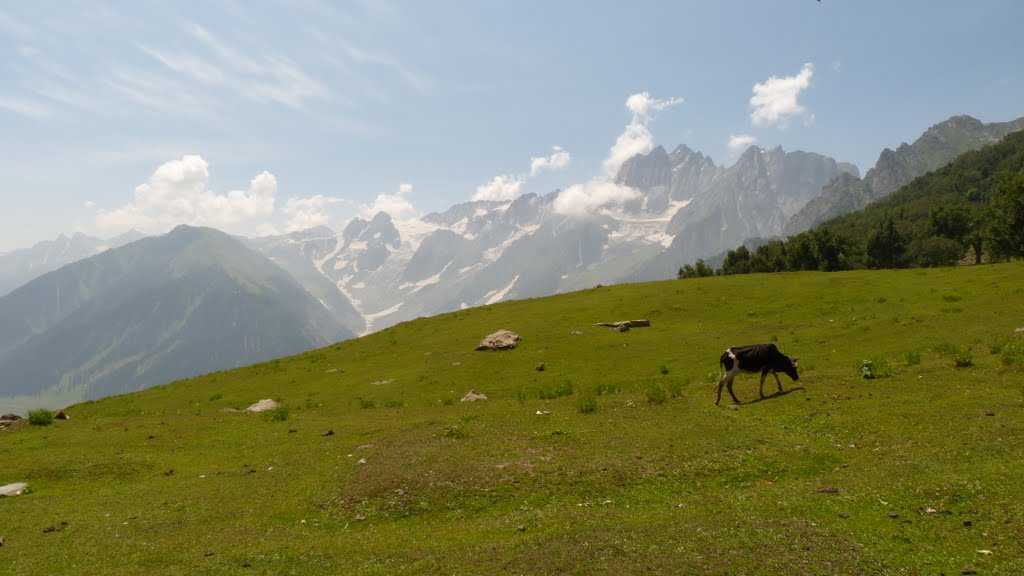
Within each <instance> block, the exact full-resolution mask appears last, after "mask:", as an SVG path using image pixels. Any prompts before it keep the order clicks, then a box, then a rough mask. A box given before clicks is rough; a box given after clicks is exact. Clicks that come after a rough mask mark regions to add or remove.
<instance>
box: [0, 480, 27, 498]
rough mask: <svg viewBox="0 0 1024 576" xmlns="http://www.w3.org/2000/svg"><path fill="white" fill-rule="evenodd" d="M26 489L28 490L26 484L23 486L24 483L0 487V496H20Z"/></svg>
mask: <svg viewBox="0 0 1024 576" xmlns="http://www.w3.org/2000/svg"><path fill="white" fill-rule="evenodd" d="M26 489H28V484H25V483H24V482H15V483H14V484H8V485H6V486H0V496H20V495H21V494H22V493H24V492H25V490H26Z"/></svg>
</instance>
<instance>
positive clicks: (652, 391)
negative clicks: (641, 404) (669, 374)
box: [644, 382, 668, 404]
mask: <svg viewBox="0 0 1024 576" xmlns="http://www.w3.org/2000/svg"><path fill="white" fill-rule="evenodd" d="M644 393H645V395H646V396H647V402H648V404H664V403H665V401H666V400H668V392H666V391H665V388H664V387H663V386H662V385H661V384H658V383H657V382H651V383H650V384H648V385H647V389H646V390H644Z"/></svg>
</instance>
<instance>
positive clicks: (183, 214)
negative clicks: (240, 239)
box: [96, 155, 277, 233]
mask: <svg viewBox="0 0 1024 576" xmlns="http://www.w3.org/2000/svg"><path fill="white" fill-rule="evenodd" d="M209 183H210V172H209V165H208V164H207V162H206V160H204V159H203V158H202V157H201V156H197V155H188V156H183V157H182V158H181V159H180V160H172V161H170V162H165V163H164V164H162V165H161V166H160V167H159V168H157V169H156V171H155V172H153V175H152V176H150V177H149V179H148V180H147V181H146V183H144V184H140V185H139V186H138V187H136V188H135V198H134V199H133V200H132V201H131V202H130V203H128V204H125V205H124V206H121V207H119V208H115V209H113V210H103V209H100V210H99V211H98V212H97V214H96V226H97V228H99V229H100V230H101V231H103V232H107V233H110V232H124V231H127V230H130V229H132V228H135V229H138V230H142V231H144V232H151V233H160V232H165V231H167V230H169V229H171V228H173V227H174V226H176V225H178V224H190V225H196V226H212V227H215V228H220V229H222V230H226V231H229V232H233V233H247V232H260V233H265V232H267V231H268V230H269V229H270V226H269V224H267V223H266V219H267V218H269V217H270V216H272V215H273V213H274V196H275V195H276V194H277V178H275V177H274V175H273V174H271V173H269V172H261V173H260V174H257V175H256V177H255V178H253V179H252V181H251V182H250V183H249V187H248V189H246V190H231V191H228V192H225V193H223V194H218V193H216V192H214V191H212V190H210V188H209Z"/></svg>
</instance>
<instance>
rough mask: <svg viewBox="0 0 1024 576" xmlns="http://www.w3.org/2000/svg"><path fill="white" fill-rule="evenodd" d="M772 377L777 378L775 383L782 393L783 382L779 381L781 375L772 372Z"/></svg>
mask: <svg viewBox="0 0 1024 576" xmlns="http://www.w3.org/2000/svg"><path fill="white" fill-rule="evenodd" d="M772 376H775V383H776V384H778V385H779V392H782V380H779V373H778V372H775V371H772Z"/></svg>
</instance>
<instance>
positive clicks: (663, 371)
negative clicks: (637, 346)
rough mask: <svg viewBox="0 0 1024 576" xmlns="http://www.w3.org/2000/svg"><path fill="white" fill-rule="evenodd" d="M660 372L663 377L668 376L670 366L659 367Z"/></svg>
mask: <svg viewBox="0 0 1024 576" xmlns="http://www.w3.org/2000/svg"><path fill="white" fill-rule="evenodd" d="M658 372H660V373H661V375H662V376H668V366H666V365H665V364H662V365H661V366H659V367H658Z"/></svg>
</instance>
